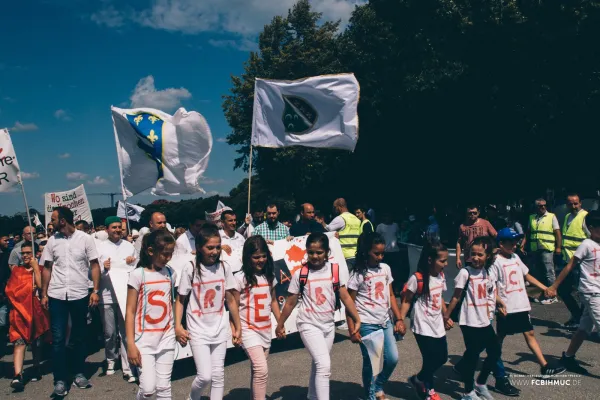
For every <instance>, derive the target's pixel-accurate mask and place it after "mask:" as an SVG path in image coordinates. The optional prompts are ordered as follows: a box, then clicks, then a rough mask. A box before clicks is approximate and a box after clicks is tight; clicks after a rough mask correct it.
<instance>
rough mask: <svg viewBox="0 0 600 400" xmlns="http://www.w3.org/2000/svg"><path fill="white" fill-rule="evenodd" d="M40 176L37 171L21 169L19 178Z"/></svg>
mask: <svg viewBox="0 0 600 400" xmlns="http://www.w3.org/2000/svg"><path fill="white" fill-rule="evenodd" d="M39 177H40V174H38V173H37V172H31V173H29V172H24V171H21V178H23V179H37V178H39Z"/></svg>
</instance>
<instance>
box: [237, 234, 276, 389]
mask: <svg viewBox="0 0 600 400" xmlns="http://www.w3.org/2000/svg"><path fill="white" fill-rule="evenodd" d="M233 277H234V281H235V288H234V289H233V296H234V297H235V301H236V303H237V304H238V306H239V311H240V312H239V314H240V320H241V326H242V347H243V348H244V350H245V351H246V354H248V358H249V359H250V363H251V364H252V378H251V388H252V399H253V400H264V399H265V398H266V395H267V381H268V379H269V369H268V366H267V357H268V355H269V348H270V347H271V312H272V313H273V315H274V316H275V320H279V314H280V313H279V303H278V302H277V296H276V295H275V286H274V284H273V282H274V281H275V273H274V266H273V258H272V257H271V253H270V251H269V247H268V246H267V242H266V241H265V239H264V238H263V237H262V236H252V237H251V238H249V239H248V240H246V242H245V243H244V249H243V252H242V269H241V270H240V271H238V272H236V273H235V274H234V275H233Z"/></svg>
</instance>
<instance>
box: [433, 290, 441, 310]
mask: <svg viewBox="0 0 600 400" xmlns="http://www.w3.org/2000/svg"><path fill="white" fill-rule="evenodd" d="M441 296H442V294H441V293H435V294H433V295H431V309H432V310H436V311H437V310H439V309H440V297H441Z"/></svg>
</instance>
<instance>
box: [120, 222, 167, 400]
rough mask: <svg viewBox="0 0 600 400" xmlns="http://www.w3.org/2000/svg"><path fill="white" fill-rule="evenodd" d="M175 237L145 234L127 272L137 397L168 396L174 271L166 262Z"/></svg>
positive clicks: (128, 320)
mask: <svg viewBox="0 0 600 400" xmlns="http://www.w3.org/2000/svg"><path fill="white" fill-rule="evenodd" d="M174 250H175V238H174V237H173V235H171V233H169V231H167V230H164V229H160V230H157V231H154V232H152V233H150V234H148V235H146V236H145V237H144V239H143V242H142V248H141V251H140V261H139V263H138V266H137V268H136V269H134V270H133V271H132V272H131V273H130V275H129V281H128V283H127V286H128V287H127V306H126V313H125V329H126V337H127V338H133V340H131V339H130V340H128V341H127V355H128V358H129V363H130V364H131V365H133V366H136V367H138V373H139V380H140V387H139V390H138V393H137V400H143V399H147V398H149V397H152V396H153V395H154V394H156V398H157V399H171V372H172V371H173V362H174V357H175V330H174V329H173V322H174V321H173V301H174V293H175V282H176V275H175V272H174V271H173V270H171V268H170V267H168V266H167V264H168V263H169V261H170V260H171V257H172V256H173V251H174Z"/></svg>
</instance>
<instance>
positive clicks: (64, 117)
mask: <svg viewBox="0 0 600 400" xmlns="http://www.w3.org/2000/svg"><path fill="white" fill-rule="evenodd" d="M54 118H56V119H58V120H60V121H72V118H71V116H70V115H69V113H68V112H67V111H65V110H62V109H60V110H56V111H54Z"/></svg>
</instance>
